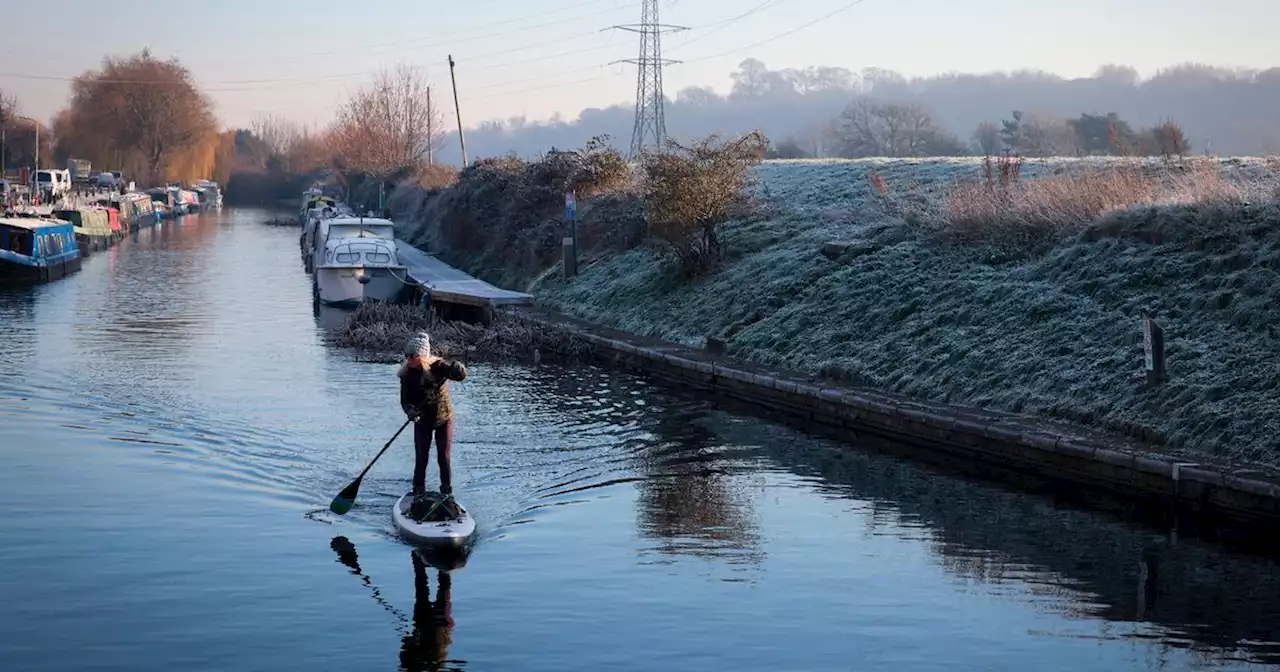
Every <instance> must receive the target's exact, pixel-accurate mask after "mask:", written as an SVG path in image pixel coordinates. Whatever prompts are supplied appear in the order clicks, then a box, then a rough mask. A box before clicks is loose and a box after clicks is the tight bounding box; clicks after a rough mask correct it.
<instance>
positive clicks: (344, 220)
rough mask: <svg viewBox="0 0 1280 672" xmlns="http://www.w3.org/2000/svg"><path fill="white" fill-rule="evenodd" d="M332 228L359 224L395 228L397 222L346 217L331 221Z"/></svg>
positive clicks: (374, 218) (377, 218)
mask: <svg viewBox="0 0 1280 672" xmlns="http://www.w3.org/2000/svg"><path fill="white" fill-rule="evenodd" d="M329 224H330V226H333V225H337V224H359V225H361V226H395V225H396V224H395V222H393V221H391V220H389V219H383V218H381V217H353V216H352V215H345V216H342V217H335V218H334V219H331V220H329Z"/></svg>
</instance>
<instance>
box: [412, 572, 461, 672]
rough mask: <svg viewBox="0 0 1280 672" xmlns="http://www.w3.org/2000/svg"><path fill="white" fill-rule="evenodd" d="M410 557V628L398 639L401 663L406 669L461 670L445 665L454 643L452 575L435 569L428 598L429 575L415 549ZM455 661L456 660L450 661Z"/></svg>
mask: <svg viewBox="0 0 1280 672" xmlns="http://www.w3.org/2000/svg"><path fill="white" fill-rule="evenodd" d="M409 555H410V557H412V558H413V585H414V593H415V598H414V603H413V630H412V631H411V632H410V633H409V634H407V635H405V636H404V637H403V638H402V640H401V642H402V644H403V646H402V647H401V649H400V666H401V668H402V669H405V670H461V669H462V668H461V667H445V663H447V662H450V661H448V656H449V645H450V644H452V643H453V606H452V595H451V594H450V593H451V588H452V577H450V575H449V572H448V571H445V570H442V569H437V570H436V599H435V600H434V601H432V599H431V577H430V576H429V574H428V572H427V563H426V562H425V561H424V560H423V558H422V557H421V555H419V552H418V551H414V552H412V553H410V554H409ZM453 662H457V661H453Z"/></svg>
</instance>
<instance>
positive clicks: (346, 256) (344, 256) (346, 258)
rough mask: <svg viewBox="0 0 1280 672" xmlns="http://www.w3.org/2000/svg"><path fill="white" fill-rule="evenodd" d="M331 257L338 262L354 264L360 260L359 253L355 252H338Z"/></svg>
mask: <svg viewBox="0 0 1280 672" xmlns="http://www.w3.org/2000/svg"><path fill="white" fill-rule="evenodd" d="M333 259H334V261H336V262H338V263H339V264H354V263H356V262H357V261H360V255H359V254H357V253H355V252H339V253H338V254H336V255H334V257H333Z"/></svg>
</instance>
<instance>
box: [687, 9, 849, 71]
mask: <svg viewBox="0 0 1280 672" xmlns="http://www.w3.org/2000/svg"><path fill="white" fill-rule="evenodd" d="M865 1H866V0H853V2H850V3H849V4H847V5H844V6H842V7H840V8H839V9H836V10H835V11H833V12H829V13H827V14H823V15H822V16H819V17H818V18H816V19H814V20H812V21H810V22H808V23H805V24H802V25H799V26H796V27H795V28H792V29H791V30H788V31H786V32H782V33H778V34H777V35H774V36H773V37H770V38H767V39H764V40H760V41H759V42H755V43H753V44H748V45H747V46H745V47H737V48H735V49H730V50H728V51H722V52H720V53H718V54H709V55H707V56H699V57H698V58H690V59H686V60H685V61H684V62H685V63H697V62H698V61H707V60H711V59H713V58H720V57H721V56H728V55H730V54H736V53H738V52H740V51H745V50H747V49H755V48H756V47H759V46H761V45H765V44H768V43H770V42H773V41H775V40H780V39H782V38H784V37H786V36H788V35H793V34H795V33H798V32H800V31H802V30H804V29H805V28H808V27H810V26H813V25H816V24H818V23H820V22H822V21H826V20H827V19H829V18H831V17H833V16H835V15H837V14H842V13H844V12H847V11H849V10H851V9H853V8H854V7H857V6H858V5H861V4H862V3H863V2H865Z"/></svg>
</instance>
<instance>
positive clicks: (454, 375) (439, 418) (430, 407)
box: [396, 359, 467, 427]
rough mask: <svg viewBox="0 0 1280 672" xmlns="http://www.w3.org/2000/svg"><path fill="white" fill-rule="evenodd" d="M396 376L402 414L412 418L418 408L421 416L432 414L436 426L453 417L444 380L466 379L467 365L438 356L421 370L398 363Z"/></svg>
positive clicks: (425, 416) (430, 415) (424, 417)
mask: <svg viewBox="0 0 1280 672" xmlns="http://www.w3.org/2000/svg"><path fill="white" fill-rule="evenodd" d="M396 375H397V376H399V377H400V407H401V408H402V409H404V412H405V414H406V415H408V416H410V417H412V416H414V415H417V414H418V413H419V410H418V409H421V417H422V419H424V420H429V419H430V418H433V417H434V418H435V422H434V423H432V426H433V427H439V426H441V425H443V424H445V423H446V422H449V420H450V419H452V418H453V407H452V406H451V405H450V404H449V388H447V387H445V382H446V381H449V380H459V381H460V380H463V379H464V378H466V377H467V367H465V366H463V365H462V362H456V361H450V360H445V359H439V360H436V361H434V362H432V363H431V364H430V365H429V366H424V367H422V368H421V369H414V368H410V367H409V365H408V364H407V363H406V364H401V365H400V370H399V371H397V372H396Z"/></svg>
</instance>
